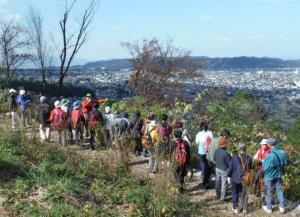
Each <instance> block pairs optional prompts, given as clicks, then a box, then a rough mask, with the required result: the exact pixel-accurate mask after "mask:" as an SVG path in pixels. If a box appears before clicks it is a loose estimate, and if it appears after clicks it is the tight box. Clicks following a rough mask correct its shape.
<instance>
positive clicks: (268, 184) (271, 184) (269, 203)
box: [265, 179, 285, 210]
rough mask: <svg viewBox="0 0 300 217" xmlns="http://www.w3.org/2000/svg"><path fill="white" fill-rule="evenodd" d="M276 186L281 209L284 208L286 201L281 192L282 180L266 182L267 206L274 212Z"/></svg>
mask: <svg viewBox="0 0 300 217" xmlns="http://www.w3.org/2000/svg"><path fill="white" fill-rule="evenodd" d="M274 186H275V190H276V194H277V199H278V201H279V206H280V207H281V208H284V207H285V205H284V203H285V201H284V195H283V192H282V190H281V179H274V180H272V181H266V180H265V187H266V204H267V208H268V209H269V210H272V188H273V187H274Z"/></svg>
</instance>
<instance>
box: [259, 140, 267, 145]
mask: <svg viewBox="0 0 300 217" xmlns="http://www.w3.org/2000/svg"><path fill="white" fill-rule="evenodd" d="M260 144H261V145H268V139H262V140H261V142H260Z"/></svg>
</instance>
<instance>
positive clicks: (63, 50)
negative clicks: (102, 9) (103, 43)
mask: <svg viewBox="0 0 300 217" xmlns="http://www.w3.org/2000/svg"><path fill="white" fill-rule="evenodd" d="M76 2H77V1H76V0H73V1H72V3H71V5H68V4H67V3H68V2H67V3H66V7H65V10H64V14H63V17H62V19H61V20H60V21H59V26H60V34H61V39H62V44H61V46H62V47H60V46H58V45H57V44H56V49H57V50H58V53H59V59H60V67H59V81H58V91H59V93H60V94H61V92H62V88H63V84H64V79H65V77H66V76H67V75H68V72H69V69H70V65H71V63H72V61H73V59H74V57H75V56H76V54H77V53H78V51H79V50H80V48H81V47H82V46H83V45H84V44H85V42H86V40H87V36H88V33H89V31H90V26H91V23H92V20H93V18H94V16H95V13H96V11H97V6H98V4H97V1H96V0H91V1H90V3H89V5H88V7H87V8H86V9H85V10H84V13H83V15H82V16H81V18H80V20H79V26H78V30H77V31H76V32H70V28H69V26H68V21H69V18H70V14H71V12H72V9H73V7H74V5H75V3H76Z"/></svg>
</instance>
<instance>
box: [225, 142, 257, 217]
mask: <svg viewBox="0 0 300 217" xmlns="http://www.w3.org/2000/svg"><path fill="white" fill-rule="evenodd" d="M251 168H252V158H251V157H250V156H249V155H247V154H246V145H245V144H240V147H239V152H238V153H237V154H235V155H233V156H232V158H231V160H230V162H229V166H228V176H229V177H230V179H231V186H232V187H231V191H232V210H233V212H234V213H236V214H237V213H239V208H238V200H239V194H241V199H242V206H243V213H244V214H246V213H247V209H248V195H247V191H246V188H245V186H243V178H244V176H245V175H246V173H247V171H249V170H250V169H251Z"/></svg>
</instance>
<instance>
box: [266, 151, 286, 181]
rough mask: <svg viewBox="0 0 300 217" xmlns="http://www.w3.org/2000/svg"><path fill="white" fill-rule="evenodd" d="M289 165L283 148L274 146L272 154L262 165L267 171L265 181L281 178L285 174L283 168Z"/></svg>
mask: <svg viewBox="0 0 300 217" xmlns="http://www.w3.org/2000/svg"><path fill="white" fill-rule="evenodd" d="M286 165H287V158H286V154H285V152H284V151H283V150H281V149H279V148H277V147H273V148H272V149H271V152H270V154H269V155H268V157H267V158H266V159H265V161H264V162H263V165H262V169H263V172H264V173H265V181H273V180H275V179H280V178H281V177H282V175H283V168H284V167H285V166H286Z"/></svg>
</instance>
